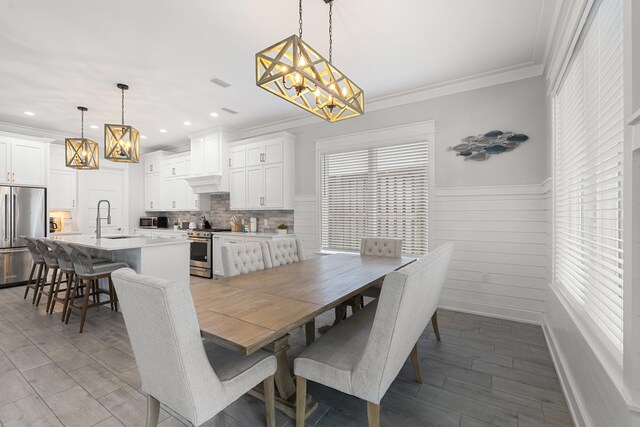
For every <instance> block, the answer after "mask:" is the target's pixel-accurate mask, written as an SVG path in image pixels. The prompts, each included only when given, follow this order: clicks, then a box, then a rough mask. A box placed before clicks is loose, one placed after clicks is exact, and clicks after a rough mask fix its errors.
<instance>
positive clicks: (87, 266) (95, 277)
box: [65, 244, 129, 333]
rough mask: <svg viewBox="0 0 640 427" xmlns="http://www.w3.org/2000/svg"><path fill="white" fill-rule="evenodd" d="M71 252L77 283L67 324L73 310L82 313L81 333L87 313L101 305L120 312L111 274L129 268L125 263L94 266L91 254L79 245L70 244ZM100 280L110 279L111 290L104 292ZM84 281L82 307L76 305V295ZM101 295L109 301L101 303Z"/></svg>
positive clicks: (72, 293) (66, 320) (70, 304)
mask: <svg viewBox="0 0 640 427" xmlns="http://www.w3.org/2000/svg"><path fill="white" fill-rule="evenodd" d="M69 248H70V249H71V251H70V252H69V257H70V258H71V261H72V262H73V268H74V270H75V281H74V284H73V288H72V291H71V295H70V296H69V299H68V309H67V313H66V318H65V323H69V317H70V316H71V312H72V311H73V310H77V311H79V312H80V333H82V331H83V329H84V323H85V320H86V318H87V311H88V310H89V309H90V308H94V307H99V306H101V305H106V304H110V305H111V309H112V310H116V311H118V297H117V295H116V293H115V289H114V287H113V282H112V281H111V273H113V272H114V271H116V270H119V269H121V268H128V267H129V265H128V264H127V263H125V262H109V263H106V264H94V260H93V258H92V257H91V254H90V253H89V252H87V251H86V250H84V249H83V248H81V247H80V246H78V245H74V244H69ZM100 279H108V281H109V289H108V290H104V289H101V288H100V286H99V283H98V281H99V280H100ZM83 281H84V297H83V298H82V305H81V306H78V305H75V300H76V295H77V294H78V291H79V290H80V287H81V286H82V282H83ZM100 294H106V295H107V296H108V299H107V300H104V301H100ZM90 297H93V302H92V303H89V298H90Z"/></svg>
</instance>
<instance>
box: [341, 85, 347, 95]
mask: <svg viewBox="0 0 640 427" xmlns="http://www.w3.org/2000/svg"><path fill="white" fill-rule="evenodd" d="M347 93H348V91H347V88H346V86H345V87H343V88H342V96H344V97H346V96H347Z"/></svg>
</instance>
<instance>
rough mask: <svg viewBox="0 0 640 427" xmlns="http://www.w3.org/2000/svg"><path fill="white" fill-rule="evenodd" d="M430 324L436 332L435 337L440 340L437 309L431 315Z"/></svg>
mask: <svg viewBox="0 0 640 427" xmlns="http://www.w3.org/2000/svg"><path fill="white" fill-rule="evenodd" d="M431 326H433V333H434V334H436V339H437V340H438V341H440V329H438V309H437V308H436V311H435V312H434V313H433V316H431Z"/></svg>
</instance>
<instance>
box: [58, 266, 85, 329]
mask: <svg viewBox="0 0 640 427" xmlns="http://www.w3.org/2000/svg"><path fill="white" fill-rule="evenodd" d="M80 281H81V279H80V278H79V277H78V276H75V280H74V285H73V290H72V291H71V295H70V296H69V306H68V307H67V311H66V312H65V314H63V316H62V317H63V318H64V323H65V325H66V324H68V323H69V318H70V317H71V306H72V305H73V302H74V301H75V300H76V295H77V292H78V290H79V289H80V285H81V283H80Z"/></svg>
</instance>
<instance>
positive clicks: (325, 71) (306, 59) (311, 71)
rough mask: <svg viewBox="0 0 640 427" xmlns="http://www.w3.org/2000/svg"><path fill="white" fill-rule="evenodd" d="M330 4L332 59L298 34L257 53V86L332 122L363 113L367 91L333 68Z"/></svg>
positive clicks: (300, 4) (331, 0) (330, 47)
mask: <svg viewBox="0 0 640 427" xmlns="http://www.w3.org/2000/svg"><path fill="white" fill-rule="evenodd" d="M324 1H325V3H329V60H328V61H327V60H326V59H325V58H324V57H322V55H320V54H319V53H318V52H317V51H316V50H315V49H313V48H312V47H311V46H309V45H308V44H307V43H306V42H304V41H303V40H302V0H299V6H298V9H299V24H300V28H299V31H298V35H295V34H294V35H292V36H289V37H287V38H286V39H284V40H281V41H279V42H278V43H276V44H274V45H272V46H269V47H268V48H266V49H264V50H263V51H261V52H258V53H256V85H257V86H260V87H261V88H263V89H265V90H268V91H269V92H271V93H273V94H275V95H277V96H279V97H281V98H284V99H286V100H287V101H289V102H291V103H293V104H295V105H297V106H298V107H300V108H303V109H305V110H307V111H309V112H310V113H312V114H315V115H316V116H318V117H320V118H322V119H324V120H327V121H329V122H337V121H340V120H345V119H350V118H352V117H357V116H361V115H362V114H364V92H363V91H362V89H360V87H359V86H358V85H356V84H355V83H354V82H353V81H351V80H350V79H349V78H348V77H347V76H345V75H344V74H343V73H342V72H341V71H340V70H338V69H337V68H336V67H334V66H333V63H332V55H333V34H332V32H333V28H332V27H333V23H332V15H333V0H324Z"/></svg>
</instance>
